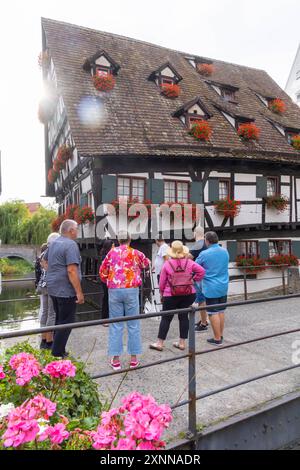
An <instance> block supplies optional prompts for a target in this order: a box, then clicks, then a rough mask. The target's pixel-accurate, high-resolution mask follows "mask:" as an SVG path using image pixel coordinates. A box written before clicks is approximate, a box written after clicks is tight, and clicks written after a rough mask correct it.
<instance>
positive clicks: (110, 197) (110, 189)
mask: <svg viewBox="0 0 300 470" xmlns="http://www.w3.org/2000/svg"><path fill="white" fill-rule="evenodd" d="M115 199H117V177H116V176H111V175H103V176H102V203H103V204H106V203H107V204H108V203H111V202H112V201H114V200H115Z"/></svg>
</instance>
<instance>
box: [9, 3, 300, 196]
mask: <svg viewBox="0 0 300 470" xmlns="http://www.w3.org/2000/svg"><path fill="white" fill-rule="evenodd" d="M41 17H46V18H52V19H55V20H60V21H66V22H69V23H73V24H77V25H80V26H86V27H90V28H93V29H97V30H100V31H107V32H111V33H115V34H120V35H123V36H127V37H132V38H135V39H140V40H144V41H147V42H151V43H154V44H158V45H161V46H165V47H169V48H172V49H176V50H179V51H183V52H188V53H192V54H197V55H202V56H205V57H210V58H213V59H219V60H224V61H228V62H232V63H236V64H242V65H247V66H249V67H255V68H260V69H264V70H266V71H267V72H268V73H269V75H270V76H271V77H272V78H273V79H274V80H275V81H276V82H277V83H278V84H279V85H280V86H281V87H282V88H284V87H285V85H286V82H287V78H288V75H289V72H290V69H291V66H292V63H293V61H294V58H295V54H296V51H297V48H298V45H299V42H300V33H299V18H300V1H299V0H251V1H249V0H214V1H207V0H187V1H185V2H184V1H182V0H172V1H170V2H166V1H163V0H151V1H148V0H147V1H146V0H113V1H110V2H108V1H107V0H105V1H104V0H84V2H74V1H73V0H39V1H38V0H26V1H24V0H9V2H2V4H1V13H0V151H1V160H2V195H1V196H0V203H1V202H4V201H5V200H8V199H23V200H25V201H26V202H36V201H40V202H41V203H42V204H43V205H48V204H49V203H51V202H52V201H53V200H52V199H49V198H45V197H43V195H44V192H45V169H44V132H43V130H44V126H43V125H42V124H40V122H39V121H38V119H37V108H38V103H39V100H40V97H41V96H42V93H43V85H42V76H41V71H40V69H39V67H38V55H39V52H40V51H41V48H42V40H41Z"/></svg>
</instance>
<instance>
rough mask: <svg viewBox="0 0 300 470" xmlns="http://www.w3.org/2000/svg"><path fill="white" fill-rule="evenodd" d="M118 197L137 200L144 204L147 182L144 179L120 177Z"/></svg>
mask: <svg viewBox="0 0 300 470" xmlns="http://www.w3.org/2000/svg"><path fill="white" fill-rule="evenodd" d="M117 190H118V197H119V196H120V197H127V198H128V199H137V201H139V202H143V201H144V199H145V180H144V179H143V178H132V177H127V176H126V177H125V176H119V177H118V189H117Z"/></svg>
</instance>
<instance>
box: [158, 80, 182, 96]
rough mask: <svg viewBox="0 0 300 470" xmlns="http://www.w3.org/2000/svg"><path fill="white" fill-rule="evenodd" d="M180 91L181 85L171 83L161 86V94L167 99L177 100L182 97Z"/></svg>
mask: <svg viewBox="0 0 300 470" xmlns="http://www.w3.org/2000/svg"><path fill="white" fill-rule="evenodd" d="M180 91H181V90H180V86H179V85H175V84H171V83H163V84H162V85H161V93H162V94H163V95H164V96H166V97H167V98H177V97H178V96H179V95H180Z"/></svg>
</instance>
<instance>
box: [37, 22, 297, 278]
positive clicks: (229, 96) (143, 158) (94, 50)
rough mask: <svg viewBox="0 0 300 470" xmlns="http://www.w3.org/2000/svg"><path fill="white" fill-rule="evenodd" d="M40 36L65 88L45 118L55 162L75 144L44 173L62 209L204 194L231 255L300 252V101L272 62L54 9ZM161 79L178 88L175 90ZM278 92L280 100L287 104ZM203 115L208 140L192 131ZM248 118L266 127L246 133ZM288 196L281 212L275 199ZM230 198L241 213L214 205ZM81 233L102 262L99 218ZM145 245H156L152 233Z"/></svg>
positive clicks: (91, 265)
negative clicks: (198, 51)
mask: <svg viewBox="0 0 300 470" xmlns="http://www.w3.org/2000/svg"><path fill="white" fill-rule="evenodd" d="M42 37H43V55H44V57H46V60H45V61H44V62H43V75H44V79H45V80H47V81H48V83H49V82H51V84H52V88H53V89H54V90H55V96H56V100H55V109H54V110H53V113H52V115H51V117H50V118H49V119H48V120H47V122H46V123H45V157H46V159H45V163H46V172H47V173H48V171H49V170H51V167H52V165H53V161H54V160H55V159H56V158H57V153H58V151H59V148H61V146H62V145H64V144H67V145H68V146H70V147H72V155H71V157H70V158H69V159H68V160H67V162H66V165H65V168H63V169H62V170H61V171H60V172H59V175H58V176H57V175H56V178H55V181H54V180H53V179H52V180H51V179H50V181H51V182H50V183H49V181H48V180H47V181H46V193H47V195H48V196H55V198H56V201H57V203H58V204H59V212H60V214H61V213H63V212H64V211H65V210H66V208H67V206H69V205H70V204H81V205H82V204H88V205H89V206H92V207H93V208H94V209H96V208H97V207H98V206H99V205H100V204H101V203H109V202H112V201H113V200H115V199H116V198H117V197H118V196H127V197H133V198H137V199H138V200H140V201H143V200H145V199H150V200H151V201H152V202H153V203H157V204H160V203H162V202H164V201H166V202H168V201H177V202H183V203H187V202H191V203H199V204H202V203H203V204H204V223H205V228H206V229H213V230H215V231H216V232H217V233H218V234H219V237H220V239H221V240H222V244H223V245H224V246H226V247H227V249H228V250H229V253H230V260H231V262H232V263H234V262H235V260H236V257H237V256H238V255H244V256H249V257H251V256H258V257H261V258H264V259H266V258H268V257H270V256H273V255H274V254H292V253H293V254H295V255H296V256H297V257H298V258H300V151H299V150H298V149H297V148H295V147H294V146H293V142H294V141H293V139H294V137H296V136H297V135H298V134H299V133H300V109H299V107H298V106H297V105H296V104H294V103H293V102H292V100H291V99H290V98H289V97H288V95H287V94H286V93H285V92H284V91H283V90H282V89H281V88H280V87H279V86H278V85H277V84H276V83H275V82H274V81H273V80H272V79H271V78H270V77H269V76H268V74H267V73H266V72H265V71H263V70H258V69H254V68H250V67H247V66H242V65H235V64H231V63H227V62H222V61H220V60H214V59H208V58H206V57H201V56H198V55H197V56H196V55H193V54H190V53H183V52H178V51H174V50H171V49H167V48H164V47H160V46H157V45H153V44H149V43H146V42H143V41H138V40H135V39H130V38H126V37H122V36H118V35H115V34H111V33H105V32H99V31H96V30H93V29H89V28H85V27H80V26H75V25H71V24H67V23H63V22H59V21H54V20H50V19H42ZM193 48H194V49H195V47H193ZM245 62H246V59H245ZM107 75H109V76H110V77H112V80H113V86H112V87H111V89H110V91H99V90H98V89H96V88H95V86H94V77H95V76H98V77H105V76H107ZM164 85H177V86H178V88H179V90H180V93H178V96H175V97H172V98H171V99H170V98H169V97H167V96H165V94H163V93H162V92H161V91H162V88H163V87H164ZM274 100H279V101H280V102H281V104H282V102H283V106H282V107H281V108H280V110H279V111H278V109H277V108H276V107H275V108H274V107H272V106H270V104H271V105H272V103H273V102H274ZM201 120H205V121H206V122H208V123H209V127H210V129H211V131H212V133H211V135H210V137H209V140H198V139H195V138H194V137H193V136H192V135H190V133H189V130H190V129H191V126H193V124H195V122H198V121H201ZM242 124H254V125H255V126H256V128H258V129H259V131H260V133H259V137H258V138H256V139H255V140H245V139H243V138H242V137H241V136H240V135H239V132H238V131H239V128H240V126H241V125H242ZM279 196H283V198H282V199H283V200H284V201H286V206H285V208H284V210H281V212H279V211H278V210H277V209H276V208H275V207H274V206H270V205H269V204H268V201H269V200H270V198H271V199H272V198H275V199H276V197H279ZM225 198H230V199H232V200H237V201H239V202H240V211H239V213H238V214H237V215H236V216H235V217H231V216H227V217H226V216H224V214H222V212H220V211H217V210H216V205H217V203H218V201H219V200H222V199H225ZM79 242H80V246H81V250H82V256H83V259H84V269H85V272H86V273H89V272H95V273H96V272H97V256H96V255H97V248H98V247H99V246H100V244H101V240H99V239H98V238H97V236H96V224H84V225H83V226H82V227H81V234H80V239H79ZM140 245H141V246H142V249H143V250H144V251H145V252H146V254H148V255H149V256H152V255H153V254H154V253H155V246H154V243H153V240H150V241H141V242H140ZM235 274H236V275H238V274H239V273H238V271H237V272H236V273H235ZM264 275H265V274H261V276H264ZM266 287H267V284H266Z"/></svg>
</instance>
